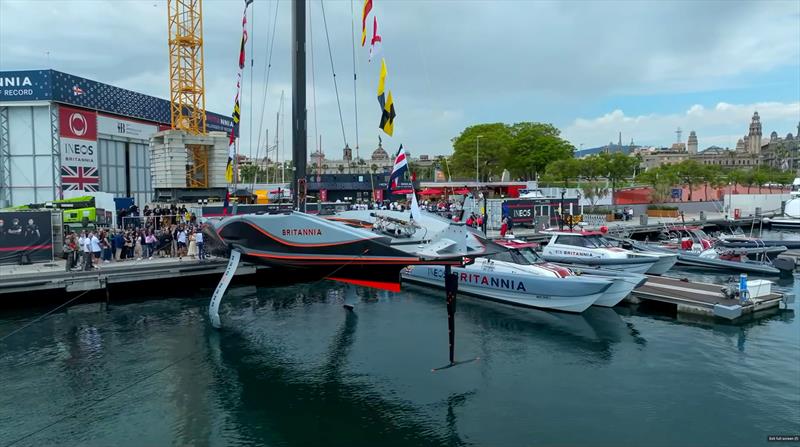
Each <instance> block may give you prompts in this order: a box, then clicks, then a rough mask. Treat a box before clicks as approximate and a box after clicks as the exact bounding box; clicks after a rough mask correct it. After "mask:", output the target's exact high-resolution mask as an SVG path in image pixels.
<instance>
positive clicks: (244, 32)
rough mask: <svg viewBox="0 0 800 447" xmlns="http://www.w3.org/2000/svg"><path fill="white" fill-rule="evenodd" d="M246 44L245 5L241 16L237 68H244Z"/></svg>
mask: <svg viewBox="0 0 800 447" xmlns="http://www.w3.org/2000/svg"><path fill="white" fill-rule="evenodd" d="M246 42H247V5H245V10H244V14H243V15H242V46H241V48H240V49H239V68H244V59H245V58H244V44H245V43H246Z"/></svg>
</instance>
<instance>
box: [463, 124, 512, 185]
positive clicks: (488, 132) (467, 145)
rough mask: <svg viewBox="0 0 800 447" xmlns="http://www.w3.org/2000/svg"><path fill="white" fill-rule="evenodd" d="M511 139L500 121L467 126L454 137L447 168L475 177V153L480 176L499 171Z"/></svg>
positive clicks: (501, 169)
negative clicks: (449, 163) (451, 153)
mask: <svg viewBox="0 0 800 447" xmlns="http://www.w3.org/2000/svg"><path fill="white" fill-rule="evenodd" d="M478 137H480V138H478ZM479 140H480V141H479ZM511 141H512V138H511V132H510V130H509V128H508V126H506V125H505V124H503V123H493V124H478V125H475V126H470V127H467V128H466V129H464V130H463V131H462V132H461V134H460V135H459V136H457V137H455V138H454V139H453V157H452V160H451V166H450V169H452V170H453V171H455V172H454V173H455V174H456V175H458V176H462V177H465V178H474V177H475V168H476V158H475V157H476V156H477V161H478V163H477V166H478V167H479V171H480V179H481V180H483V179H487V178H489V177H490V176H491V175H492V174H494V173H497V174H499V173H501V172H503V160H505V159H506V157H505V154H506V151H507V150H508V147H509V146H510V145H511ZM478 152H479V153H478Z"/></svg>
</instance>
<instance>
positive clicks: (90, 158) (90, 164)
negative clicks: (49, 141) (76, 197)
mask: <svg viewBox="0 0 800 447" xmlns="http://www.w3.org/2000/svg"><path fill="white" fill-rule="evenodd" d="M58 128H59V135H61V187H62V189H63V190H64V191H92V192H96V191H98V189H99V187H100V177H99V173H98V170H97V114H96V113H95V112H91V111H88V110H81V109H74V108H72V107H65V106H61V107H59V109H58Z"/></svg>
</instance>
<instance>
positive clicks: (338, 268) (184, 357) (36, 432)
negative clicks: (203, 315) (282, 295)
mask: <svg viewBox="0 0 800 447" xmlns="http://www.w3.org/2000/svg"><path fill="white" fill-rule="evenodd" d="M368 252H369V248H367V249H365V250H364V251H363V252H362V253H361V254H360V255H358V256H356V257H355V258H353V259H351V260H350V261H348V262H346V263H344V264H342V265H340V266H339V267H337V268H335V269H334V270H333V271H332V272H330V273H328V274H327V275H325V276H323V277H322V278H320V279H318V280H316V281H315V282H313V283H311V284H310V285H309V286H308V288H307V290H313V289H314V286H316V285H317V284H319V283H321V282H322V281H325V280H326V279H328V278H330V277H332V276H333V275H335V274H337V273H338V272H339V270H341V269H343V268H345V267H347V266H349V265H350V264H352V263H353V262H355V261H357V260H359V259H360V258H362V257H363V256H364V255H366V254H367V253H368ZM86 292H88V290H87V291H86ZM86 292H84V293H86ZM260 318H261V315H256V316H255V317H253V318H252V319H250V320H248V321H245V322H244V323H243V324H241V325H240V326H239V328H244V327H247V326H249V325H251V324H253V323H255V322H256V321H258V320H259V319H260ZM229 334H231V332H227V333H226V334H225V336H229ZM203 349H204V347H199V348H197V349H195V350H194V351H191V352H189V353H188V354H186V355H185V356H183V357H180V358H178V359H176V360H174V361H173V362H170V363H169V364H167V365H166V366H164V367H162V368H159V369H157V370H155V371H153V372H151V373H149V374H145V375H144V376H142V377H140V378H138V379H136V380H134V381H133V382H131V383H129V384H127V385H124V386H122V387H120V388H119V389H117V390H114V391H112V392H111V393H109V394H106V395H105V396H103V397H100V398H99V399H95V400H93V401H92V402H90V403H89V404H87V405H84V406H83V407H81V408H79V409H78V410H76V411H73V412H71V413H69V414H67V415H65V416H62V417H60V418H56V419H55V420H54V421H52V422H50V423H49V424H47V425H44V426H42V427H39V428H37V429H36V430H34V431H32V432H29V433H27V434H25V435H22V436H20V437H19V438H17V439H15V440H13V441H11V442H10V443H8V444H5V446H4V447H11V446H12V445H15V444H18V443H19V442H22V441H24V440H26V439H28V438H30V437H31V436H34V435H37V434H39V433H41V432H43V431H45V430H47V429H48V428H50V427H53V426H55V425H58V424H59V423H61V422H64V421H65V420H67V419H69V418H72V417H75V416H76V415H78V414H82V413H85V412H86V411H88V410H89V409H91V408H92V407H94V406H95V405H97V404H99V403H101V402H104V401H106V400H108V399H110V398H112V397H114V396H116V395H118V394H121V393H123V392H125V391H127V390H129V389H131V388H133V387H135V386H136V385H138V384H140V383H142V382H145V381H146V380H147V379H149V378H151V377H154V376H157V375H158V374H160V373H162V372H164V371H166V370H168V369H170V368H172V367H173V366H175V365H177V364H178V363H181V362H183V361H184V360H186V359H188V358H189V357H192V356H194V355H196V354H199V353H200V352H201V351H202V350H203Z"/></svg>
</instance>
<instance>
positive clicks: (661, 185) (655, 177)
mask: <svg viewBox="0 0 800 447" xmlns="http://www.w3.org/2000/svg"><path fill="white" fill-rule="evenodd" d="M639 180H641V181H643V182H645V183H647V184H648V185H650V186H652V187H653V194H652V195H651V201H652V202H653V203H662V202H666V201H667V199H669V197H670V189H671V188H672V186H674V185H675V184H676V183H678V180H679V178H678V176H677V174H676V172H675V169H674V168H673V167H672V166H671V165H661V166H659V167H657V168H650V169H648V170H647V171H645V172H642V173H641V174H639Z"/></svg>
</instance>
